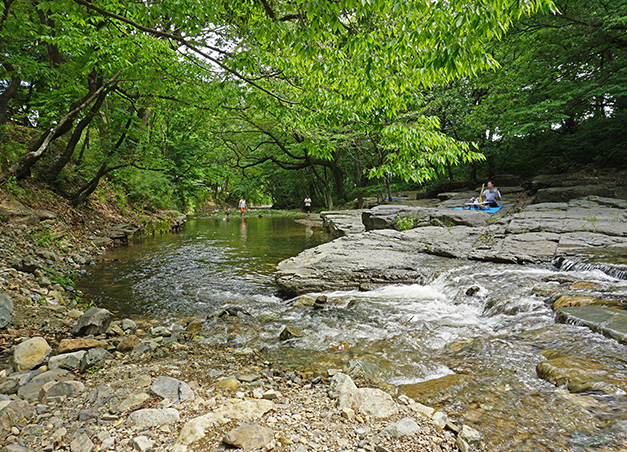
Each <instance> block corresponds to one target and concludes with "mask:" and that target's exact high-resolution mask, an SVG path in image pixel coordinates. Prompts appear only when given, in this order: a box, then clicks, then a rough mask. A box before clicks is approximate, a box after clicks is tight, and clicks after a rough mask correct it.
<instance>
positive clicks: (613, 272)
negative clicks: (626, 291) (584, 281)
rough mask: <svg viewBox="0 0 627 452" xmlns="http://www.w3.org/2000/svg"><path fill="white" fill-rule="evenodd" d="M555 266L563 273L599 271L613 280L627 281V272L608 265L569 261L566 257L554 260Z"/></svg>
mask: <svg viewBox="0 0 627 452" xmlns="http://www.w3.org/2000/svg"><path fill="white" fill-rule="evenodd" d="M553 265H555V267H557V268H558V269H559V270H561V271H566V272H570V271H593V270H598V271H600V272H603V273H605V274H606V275H608V276H611V277H612V278H616V279H624V280H627V270H623V269H620V268H617V267H613V266H611V265H607V264H589V263H585V262H578V261H574V260H571V259H567V258H565V257H557V258H555V259H554V260H553Z"/></svg>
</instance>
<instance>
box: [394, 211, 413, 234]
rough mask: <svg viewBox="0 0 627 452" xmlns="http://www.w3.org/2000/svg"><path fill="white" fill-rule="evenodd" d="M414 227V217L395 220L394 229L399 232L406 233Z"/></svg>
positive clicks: (410, 215)
mask: <svg viewBox="0 0 627 452" xmlns="http://www.w3.org/2000/svg"><path fill="white" fill-rule="evenodd" d="M413 227H414V216H413V215H412V214H409V216H408V217H397V218H396V229H398V230H399V231H407V230H408V229H412V228H413Z"/></svg>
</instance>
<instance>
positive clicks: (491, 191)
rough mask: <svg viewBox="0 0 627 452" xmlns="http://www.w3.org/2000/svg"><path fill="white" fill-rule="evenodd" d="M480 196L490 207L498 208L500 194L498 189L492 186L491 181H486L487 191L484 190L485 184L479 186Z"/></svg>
mask: <svg viewBox="0 0 627 452" xmlns="http://www.w3.org/2000/svg"><path fill="white" fill-rule="evenodd" d="M481 196H483V199H485V200H486V201H487V202H488V205H489V206H490V207H498V206H499V203H498V202H496V201H499V200H500V199H501V192H500V191H499V189H498V188H496V187H495V186H494V184H493V183H492V182H491V181H488V189H487V190H486V189H485V184H483V185H482V186H481Z"/></svg>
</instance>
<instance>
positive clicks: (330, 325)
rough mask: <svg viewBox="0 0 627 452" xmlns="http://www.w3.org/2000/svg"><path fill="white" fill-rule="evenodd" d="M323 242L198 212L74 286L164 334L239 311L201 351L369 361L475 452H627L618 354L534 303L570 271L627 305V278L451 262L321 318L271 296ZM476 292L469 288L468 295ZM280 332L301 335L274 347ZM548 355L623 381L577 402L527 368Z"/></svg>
mask: <svg viewBox="0 0 627 452" xmlns="http://www.w3.org/2000/svg"><path fill="white" fill-rule="evenodd" d="M329 240H331V237H330V236H329V235H328V234H327V233H326V232H324V231H323V230H321V229H319V228H311V227H308V226H304V225H301V224H297V223H295V222H294V221H293V220H292V219H290V218H284V217H274V216H264V217H262V218H260V217H252V216H247V217H245V218H244V219H240V218H239V217H232V218H230V219H229V220H226V219H224V218H212V217H210V216H207V215H205V216H203V215H199V216H196V217H194V218H192V219H190V221H188V223H187V224H186V226H185V230H184V231H183V232H182V233H179V234H171V235H164V236H158V237H151V238H145V239H142V240H139V241H136V242H134V243H133V244H131V245H130V246H128V247H126V248H121V249H115V250H112V251H110V252H109V253H108V254H107V255H105V260H104V261H103V262H102V263H99V264H98V266H97V267H90V269H89V272H91V273H90V274H88V275H87V276H85V277H84V278H82V279H81V280H80V281H79V284H78V288H79V289H80V290H82V291H83V292H84V293H85V296H86V298H87V299H88V300H94V301H95V302H96V303H97V304H98V305H99V306H101V307H105V308H107V309H109V310H111V311H112V312H114V313H115V314H116V315H117V318H118V319H121V318H124V317H130V318H136V319H137V318H154V319H159V321H160V322H161V323H162V324H164V325H166V326H170V327H176V326H177V325H182V326H184V325H185V321H186V319H189V318H191V317H197V318H205V317H207V316H208V315H210V314H212V313H216V312H220V311H222V310H224V309H225V308H228V307H239V308H242V309H244V310H245V311H247V312H248V313H250V314H251V316H250V317H242V318H239V319H236V320H224V319H222V318H219V317H217V316H215V315H213V316H210V318H209V319H208V320H207V321H206V325H205V329H204V331H203V332H202V335H203V337H205V339H204V342H206V343H226V344H232V345H233V346H252V347H258V348H262V347H263V348H265V349H266V350H267V351H268V353H270V355H271V357H272V358H274V359H277V360H280V361H281V362H282V363H283V364H285V365H287V366H292V367H295V368H299V369H302V370H303V371H309V372H313V373H323V372H325V371H326V369H329V368H342V367H343V366H344V365H345V364H346V363H347V362H348V360H350V359H352V358H359V359H360V360H363V361H367V362H370V363H375V364H377V365H378V366H380V367H381V369H382V372H383V373H384V375H385V379H386V381H387V382H389V383H392V384H394V385H397V386H398V387H399V388H400V390H401V391H403V392H405V393H407V394H408V395H409V396H410V397H414V398H416V399H417V400H418V401H420V402H422V403H424V404H427V405H432V406H435V407H440V408H442V409H444V410H445V411H446V412H447V414H449V416H451V417H452V418H453V419H458V420H459V423H460V424H461V423H462V422H463V423H466V424H468V425H470V426H472V427H474V428H476V429H477V430H479V431H480V432H481V433H482V434H483V440H482V442H481V443H479V444H478V445H477V446H476V447H477V449H478V450H487V451H512V450H515V451H537V450H540V451H576V452H577V451H603V450H607V451H620V450H626V449H627V395H626V393H625V389H627V347H626V346H624V345H621V344H619V343H618V342H616V341H613V340H610V339H607V338H605V337H603V336H601V335H599V334H596V333H593V332H591V331H590V330H588V329H587V328H584V327H579V326H573V325H559V324H555V322H554V320H553V318H554V313H553V311H552V310H551V308H550V306H548V305H547V304H546V303H545V300H544V297H538V296H535V295H532V294H531V289H532V287H533V286H535V285H537V284H538V283H540V282H542V281H543V280H546V279H548V278H552V277H556V276H562V277H564V276H565V275H566V276H567V277H568V278H571V279H572V280H585V281H590V282H594V283H597V284H599V285H600V286H602V287H611V290H612V297H613V299H615V300H625V299H627V281H624V280H623V281H621V280H617V279H614V278H612V277H611V276H608V275H606V274H604V273H601V272H599V271H595V270H592V271H571V272H567V273H565V272H557V270H556V269H554V268H552V267H534V266H515V265H507V264H489V263H488V264H486V263H478V262H470V261H461V260H459V261H451V265H450V266H447V267H446V268H443V269H442V271H441V273H440V274H439V276H438V277H437V278H435V279H434V280H433V281H432V282H431V283H430V284H428V285H426V286H420V285H405V286H397V285H392V286H388V287H385V288H382V289H378V290H374V291H370V292H357V291H354V292H330V293H325V294H324V295H326V296H327V297H328V300H329V302H330V303H329V306H330V307H329V308H327V309H323V310H313V309H312V308H307V307H294V306H293V303H292V302H291V301H293V300H291V301H290V300H284V299H282V298H281V297H279V296H278V293H277V292H278V291H277V287H276V285H275V284H274V275H273V273H274V269H275V268H276V265H277V263H278V262H280V261H281V260H283V259H286V258H288V257H291V256H294V255H296V254H298V253H299V252H300V251H302V250H303V249H305V248H310V247H313V246H317V245H319V244H322V243H325V242H327V241H329ZM473 286H474V287H476V288H478V291H477V292H476V293H474V294H473V295H472V296H469V295H467V294H466V291H467V290H468V288H470V287H473ZM317 295H319V294H312V296H314V298H315V297H316V296H317ZM285 326H294V327H297V328H300V329H301V330H302V332H303V337H302V338H298V339H296V340H290V341H287V342H281V341H279V340H278V336H279V334H280V332H281V331H282V330H283V328H284V327H285ZM555 356H575V357H577V358H581V359H585V360H589V361H590V362H595V363H599V370H598V372H605V373H606V374H608V375H611V376H612V381H617V382H619V383H620V384H619V385H618V387H617V389H616V390H615V391H614V392H609V393H608V391H604V392H603V391H592V392H585V393H578V394H572V393H570V392H568V390H567V389H565V388H562V387H556V386H554V385H553V384H550V383H548V382H546V381H544V380H542V379H540V378H538V377H537V375H536V365H537V364H538V363H539V362H540V361H543V360H545V359H547V358H548V359H550V358H551V357H555Z"/></svg>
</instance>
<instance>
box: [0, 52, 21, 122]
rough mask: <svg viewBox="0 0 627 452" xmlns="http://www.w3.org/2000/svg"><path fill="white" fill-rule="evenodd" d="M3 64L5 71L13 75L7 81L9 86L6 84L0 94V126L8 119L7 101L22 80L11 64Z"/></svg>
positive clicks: (15, 91) (13, 94)
mask: <svg viewBox="0 0 627 452" xmlns="http://www.w3.org/2000/svg"><path fill="white" fill-rule="evenodd" d="M3 66H4V68H5V69H6V70H7V72H8V73H9V74H12V75H13V76H12V77H11V81H10V82H9V86H7V88H6V89H5V90H4V92H3V93H2V95H0V126H3V125H5V124H6V123H7V121H8V120H9V114H8V108H9V101H10V100H11V99H12V98H13V96H15V94H16V93H17V90H18V89H19V87H20V84H21V83H22V80H21V79H20V78H19V77H18V76H17V74H16V73H15V68H14V67H13V66H12V65H11V64H9V63H4V64H3Z"/></svg>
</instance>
